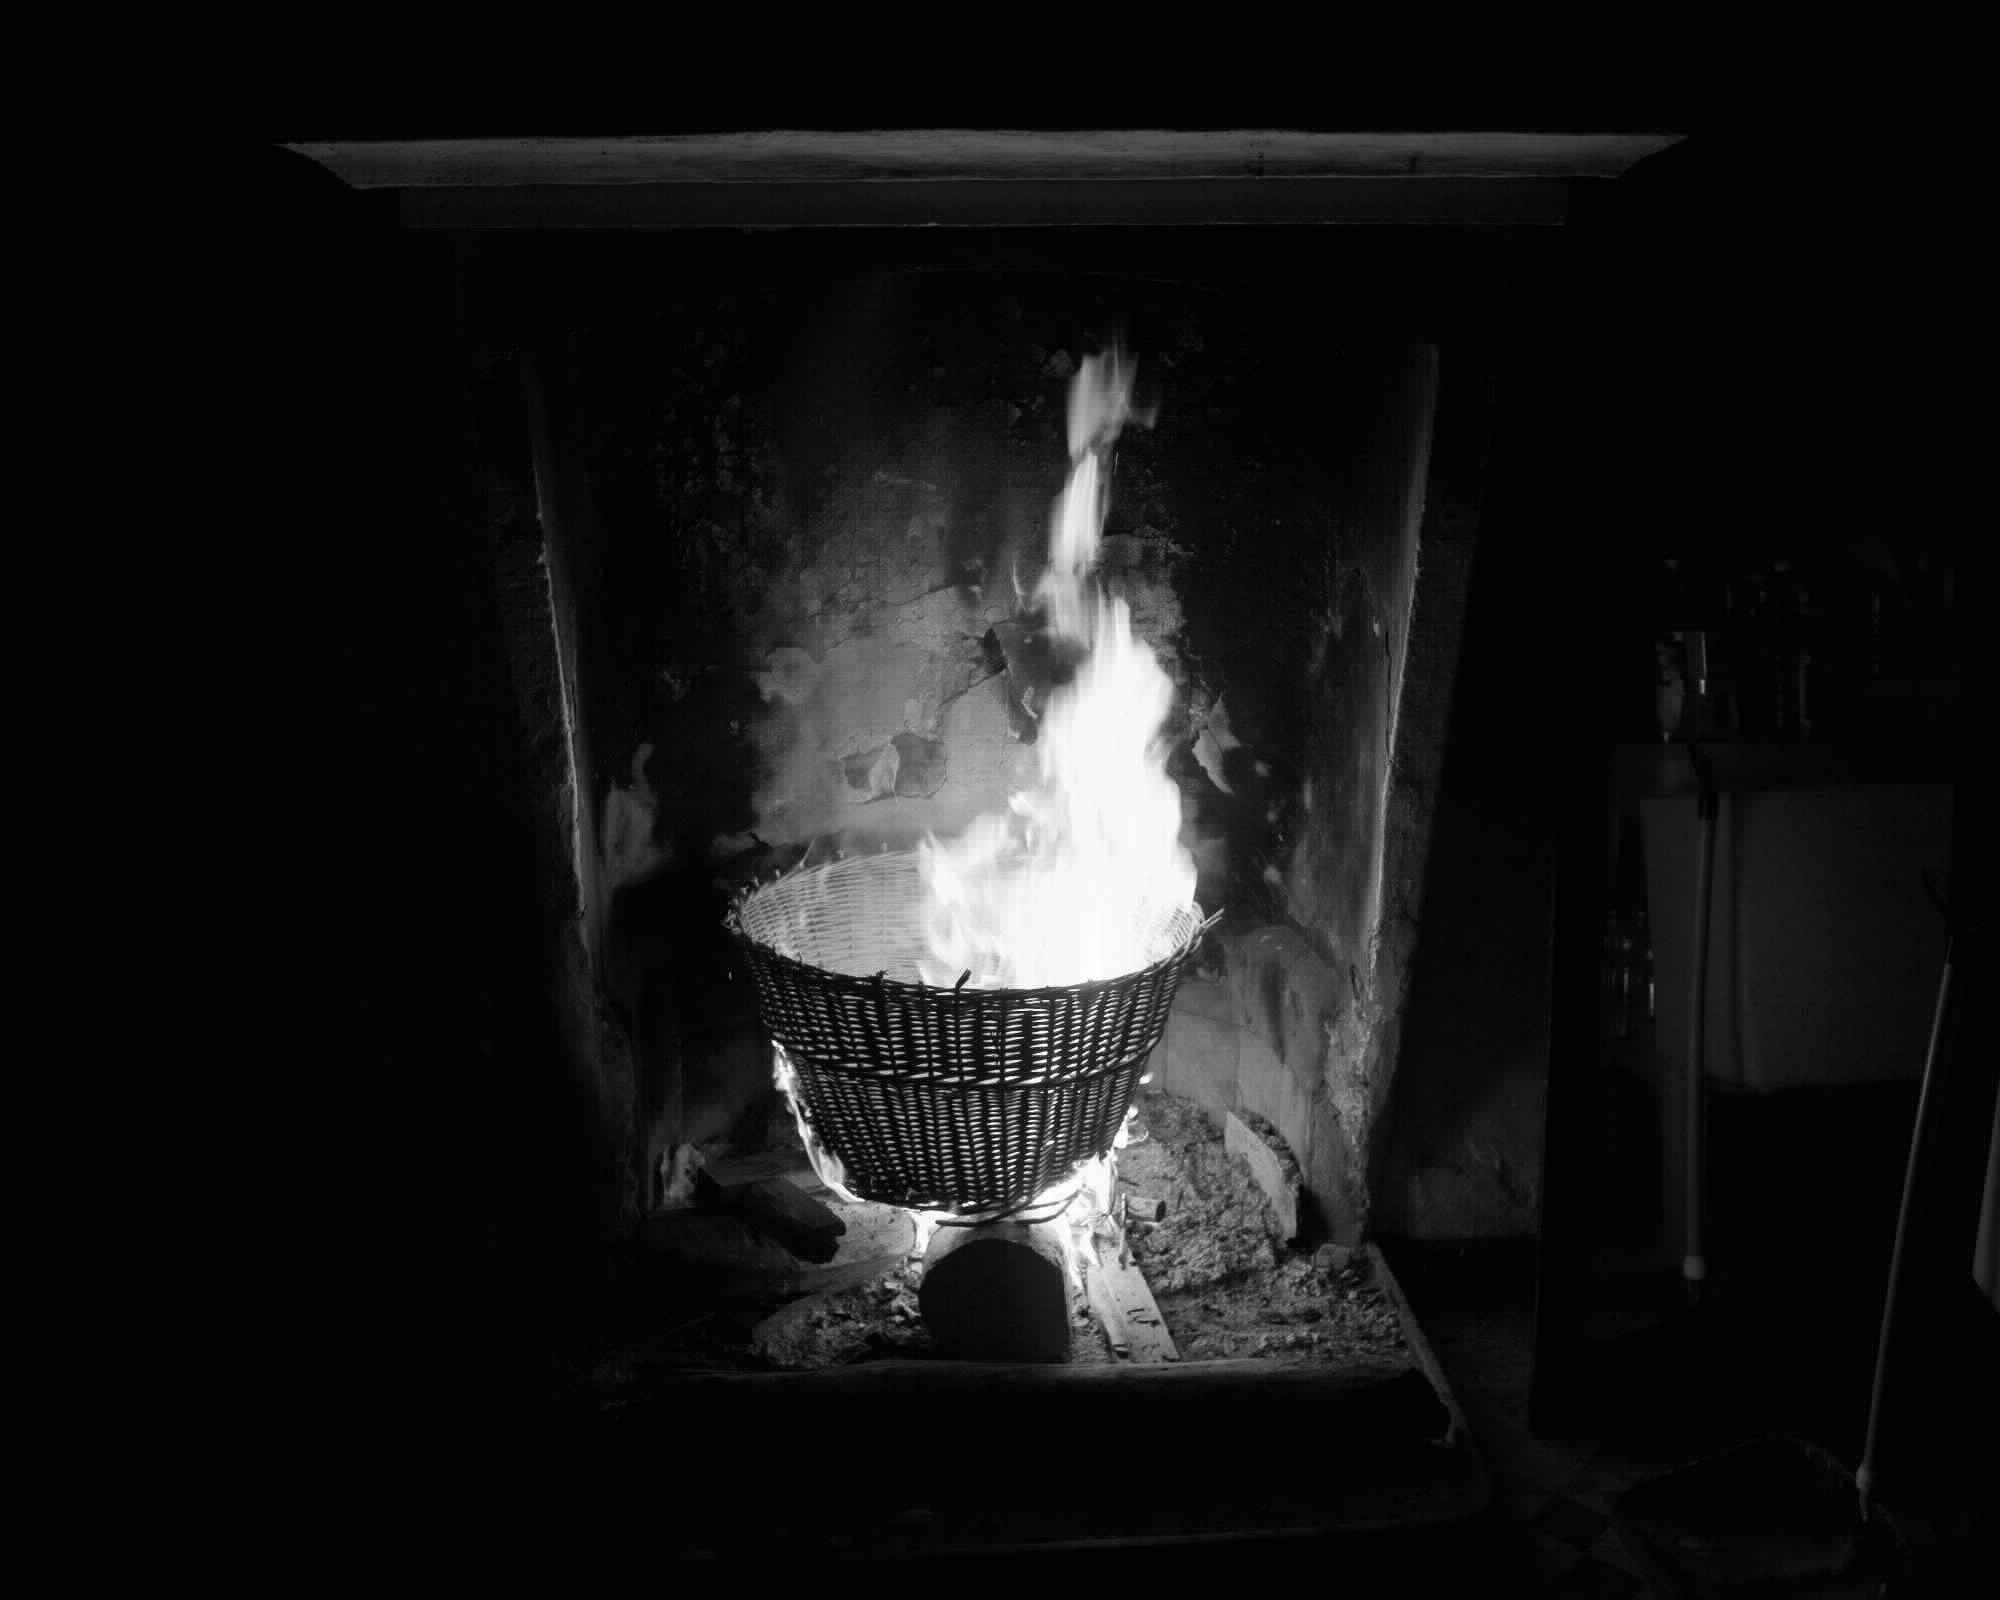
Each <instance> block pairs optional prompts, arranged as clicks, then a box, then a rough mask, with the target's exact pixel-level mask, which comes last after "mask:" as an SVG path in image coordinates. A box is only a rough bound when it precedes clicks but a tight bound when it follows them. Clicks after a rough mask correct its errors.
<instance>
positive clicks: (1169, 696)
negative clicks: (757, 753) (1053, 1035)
mask: <svg viewBox="0 0 2000 1600" xmlns="http://www.w3.org/2000/svg"><path fill="white" fill-rule="evenodd" d="M1132 376H1133V370H1132V366H1131V364H1130V363H1129V362H1128V361H1127V360H1126V359H1125V357H1124V356H1123V355H1122V353H1120V352H1119V351H1117V350H1116V349H1114V350H1112V351H1111V352H1110V353H1109V354H1107V355H1105V356H1102V357H1097V356H1093V357H1091V358H1089V359H1087V360H1086V361H1084V363H1083V365H1082V367H1081V368H1080V369H1079V371H1078V373H1077V376H1076V379H1075V381H1074V383H1073V385H1072V386H1071V390H1070V398H1069V455H1070V472H1069V477H1068V480H1067V482H1066V483H1065V485H1064V488H1063V492H1062V494H1061V496H1060V497H1059V498H1058V500H1057V502H1056V508H1055V515H1054V519H1053V523H1052V526H1051V529H1050V541H1049V550H1050V553H1049V566H1048V570H1047V571H1046V572H1045V573H1044V574H1043V575H1042V578H1041V581H1040V582H1039V584H1038V585H1037V587H1036V590H1035V597H1036V600H1037V601H1038V602H1039V603H1040V605H1041V606H1042V608H1043V610H1044V613H1045V615H1046V619H1047V628H1048V631H1049V633H1050V635H1051V637H1052V639H1053V641H1054V642H1055V643H1056V644H1057V645H1058V647H1059V648H1060V649H1061V650H1062V651H1064V652H1066V653H1067V654H1069V655H1070V656H1073V657H1075V658H1076V660H1077V666H1076V670H1075V673H1074V675H1073V676H1072V678H1071V679H1070V681H1069V682H1068V683H1066V684H1064V685H1063V686H1061V687H1060V688H1059V689H1057V690H1056V692H1055V693H1054V694H1053V695H1051V697H1050V698H1049V701H1048V703H1047V705H1046V706H1045V707H1044V708H1043V709H1042V711H1041V726H1040V730H1039V737H1038V739H1037V742H1036V753H1037V763H1036V765H1037V771H1036V782H1035V783H1034V785H1033V786H1032V787H1030V788H1028V789H1024V790H1021V791H1018V792H1016V793H1015V794H1014V795H1012V796H1011V797H1010V798H1009V801H1008V805H1007V809H1006V810H1005V811H1002V812H998V813H994V814H991V815H988V816H985V817H981V818H979V819H978V820H977V821H975V822H974V823H973V824H972V825H971V826H970V827H969V828H967V829H966V831H965V832H964V833H963V834H962V835H960V836H959V837H958V838H957V839H955V840H951V841H949V842H942V843H941V842H940V841H938V840H937V839H935V838H927V839H926V840H925V841H924V843H923V845H922V847H921V849H920V851H919V865H920V877H921V882H922V888H923V894H924V906H923V929H924V935H925V942H926V947H927V951H928V955H927V957H926V958H924V959H922V960H921V961H920V962H919V969H920V975H921V977H922V979H923V981H924V982H926V983H929V984H936V985H940V986H944V987H951V986H954V985H957V984H959V983H961V982H964V983H969V984H972V985H974V986H976V987H980V988H1014V989H1029V988H1040V987H1045V986H1057V985H1061V986H1067V985H1072V984H1080V983H1088V982H1091V981H1094V980H1101V979H1110V978H1118V977H1123V976H1125V975H1127V974H1129V973H1134V972H1137V971H1139V970H1141V969H1142V968H1144V967H1147V966H1150V965H1151V964H1152V963H1154V962H1155V961H1158V960H1161V959H1162V958H1164V957H1165V956H1167V955H1169V954H1171V953H1172V951H1173V948H1174V945H1175V933H1174V926H1175V913H1176V912H1178V911H1183V910H1185V909H1187V908H1189V907H1191V906H1192V905H1193V903H1194V888H1195V867H1194V860H1193V858H1192V856H1191V855H1190V854H1189V853H1188V851H1187V850H1186V849H1185V848H1184V847H1183V846H1182V844H1181V808H1180V791H1179V789H1178V788H1177V787H1176V785H1175V784H1174V781H1173V780H1172V779H1171V778H1170V777H1169V776H1168V775H1167V770H1166V755H1167V746H1166V743H1165V741H1164V739H1163V738H1162V728H1163V726H1164V724H1165V723H1166V720H1167V717H1168V714H1169V713H1170V712H1171V710H1172V709H1173V699H1174V688H1173V682H1172V680H1171V679H1170V678H1169V677H1168V676H1167V674H1166V672H1165V671H1164V670H1163V669H1162V668H1161V666H1160V664H1159V662H1158V660H1157V659H1156V658H1155V657H1154V655H1153V652H1152V650H1151V649H1150V648H1149V647H1148V646H1147V645H1146V643H1145V642H1144V641H1143V640H1141V639H1139V638H1138V637H1137V636H1136V635H1135V634H1134V633H1133V631H1132V616H1131V611H1130V608H1129V607H1128V606H1127V605H1126V603H1125V601H1124V600H1123V599H1122V598H1119V597H1116V596H1112V595H1107V594H1105V593H1104V592H1102V591H1101V590H1100V589H1099V588H1098V587H1097V585H1096V584H1095V583H1094V582H1093V580H1092V571H1093V569H1094V567H1095V566H1096V563H1097V554H1098V546H1099V543H1100V540H1101V538H1102V535H1103V530H1104V516H1105V512H1106V509H1107V507H1108V502H1109V494H1110V456H1111V449H1112V446H1113V444H1114V443H1115V442H1116V440H1117V438H1118V435H1119V433H1120V432H1121V430H1122V429H1123V428H1124V427H1125V425H1126V424H1127V423H1128V422H1130V421H1133V420H1143V419H1139V418H1138V417H1137V414H1136V413H1135V412H1134V410H1133V407H1132ZM773 1075H774V1077H775V1079H776V1082H777V1085H778V1087H779V1088H780V1089H781V1090H783V1091H784V1094H785V1097H786V1099H787V1101H788V1102H789V1103H790V1104H791V1107H792V1110H793V1114H794V1116H795V1117H796V1119H797V1122H798V1129H799V1135H800V1138H801V1140H802V1141H803V1142H804V1145H805V1148H806V1152H807V1154H808V1156H809V1157H810V1159H811V1161H812V1165H813V1169H814V1171H815V1172H816V1173H817V1174H818V1175H819V1177H820V1179H821V1181H822V1182H824V1183H825V1184H826V1185H827V1187H828V1188H829V1189H831V1190H832V1191H833V1192H834V1194H836V1195H837V1196H839V1197H840V1198H841V1199H843V1200H847V1201H852V1200H853V1196H852V1194H851V1193H850V1192H849V1191H848V1189H847V1187H846V1173H845V1171H844V1170H843V1168H842V1166H841V1163H840V1161H839V1159H838V1158H837V1157H836V1156H835V1155H834V1154H833V1153H832V1152H831V1151H830V1150H828V1149H826V1147H825V1146H824V1145H823V1144H822V1142H821V1141H820V1140H819V1139H818V1138H817V1136H816V1135H815V1133H814V1131H813V1128H812V1126H811V1123H810V1122H809V1121H808V1119H807V1118H806V1116H805V1114H804V1111H803V1108H802V1105H801V1097H800V1095H799V1093H798V1078H797V1074H796V1072H795V1070H794V1068H793V1065H792V1062H791V1060H790V1059H789V1058H788V1057H787V1056H786V1054H785V1052H784V1050H783V1049H782V1048H779V1049H778V1050H777V1052H776V1056H775V1059H774V1064H773ZM1142 1081H1143V1080H1142ZM1130 1116H1131V1113H1128V1115H1127V1121H1126V1123H1123V1124H1121V1125H1120V1127H1119V1129H1118V1132H1117V1134H1116V1136H1115V1137H1114V1139H1113V1141H1112V1144H1111V1148H1110V1149H1109V1150H1108V1151H1106V1152H1105V1154H1104V1155H1102V1156H1100V1157H1097V1158H1096V1159H1094V1160H1090V1161H1086V1162H1083V1163H1082V1164H1081V1165H1079V1166H1078V1167H1077V1168H1076V1169H1075V1170H1074V1171H1072V1172H1071V1173H1070V1174H1069V1175H1067V1176H1066V1177H1065V1178H1063V1179H1062V1180H1061V1181H1060V1182H1058V1183H1056V1184H1054V1185H1052V1186H1050V1188H1049V1189H1048V1190H1046V1191H1045V1192H1044V1193H1042V1194H1040V1195H1038V1196H1037V1197H1036V1198H1035V1200H1034V1201H1033V1202H1032V1203H1031V1204H1029V1205H1027V1206H1024V1207H1021V1208H1019V1210H1018V1211H1016V1212H1014V1213H1012V1214H1013V1215H1016V1216H1018V1217H1020V1218H1022V1219H1023V1220H1036V1219H1043V1218H1049V1217H1057V1216H1059V1217H1060V1218H1061V1219H1062V1224H1063V1225H1062V1226H1061V1227H1060V1228H1059V1229H1058V1232H1059V1234H1060V1236H1061V1238H1062V1239H1063V1248H1064V1251H1065V1255H1066V1258H1067V1260H1068V1264H1069V1272H1070V1279H1071V1284H1072V1286H1073V1287H1074V1288H1075V1289H1077V1290H1078V1291H1079V1292H1081V1291H1082V1288H1083V1277H1084V1271H1085V1266H1084V1263H1085V1261H1086V1259H1087V1258H1088V1257H1089V1254H1090V1252H1091V1251H1092V1250H1093V1248H1094V1246H1093V1244H1092V1239H1091V1235H1092V1231H1093V1230H1094V1229H1095V1228H1096V1227H1097V1226H1098V1225H1099V1224H1100V1222H1101V1220H1102V1219H1104V1218H1106V1217H1108V1216H1110V1215H1111V1210H1112V1189H1113V1183H1114V1181H1115V1170H1116V1160H1117V1153H1118V1151H1119V1150H1120V1149H1121V1148H1123V1146H1124V1145H1125V1143H1126V1141H1127V1138H1128V1133H1129V1122H1130ZM913 1215H914V1217H915V1219H916V1236H915V1243H914V1251H913V1253H914V1254H915V1255H916V1256H917V1257H921V1256H922V1255H923V1252H924V1249H925V1247H926V1246H927V1245H928V1244H929V1242H930V1240H931V1237H932V1236H933V1234H934V1233H935V1231H936V1230H937V1229H938V1228H939V1227H940V1226H943V1225H945V1224H946V1223H948V1222H964V1221H968V1220H972V1219H967V1218H963V1217H953V1216H951V1215H950V1214H949V1213H946V1212H937V1211H915V1212H913Z"/></svg>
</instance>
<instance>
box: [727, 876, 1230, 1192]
mask: <svg viewBox="0 0 2000 1600" xmlns="http://www.w3.org/2000/svg"><path fill="white" fill-rule="evenodd" d="M922 907H923V885H922V882H921V880H920V878H919V876H918V861H917V857H916V855H915V854H914V853H911V852H907V851H905V852H899V853H894V854H883V855H878V856H854V857H850V858H848V859H845V860H840V861H834V862H830V863H828V864H827V865H825V866H821V867H813V868H809V869H807V870H805V871H801V872H795V873H792V874H791V875H790V876H788V877H785V878H781V879H780V880H778V881H777V882H776V883H772V884H769V885H766V886H765V887H764V888H761V889H758V890H756V891H755V892H754V893H752V894H750V895H748V896H747V897H745V898H744V899H743V900H741V901H739V902H738V903H737V905H736V906H735V907H734V908H733V909H732V910H731V912H730V915H729V923H728V926H729V930H730V932H731V933H732V934H734V935H735V937H736V939H737V941H738V943H739V944H740V945H741V946H742V948H743V951H744V954H745V956H746V958H747V959H748V961H749V963H750V970H751V972H752V974H753V975H754V977H755V979H756V984H757V1001H758V1006H759V1009H760V1011H761V1014H762V1017H763V1022H764V1027H765V1029H766V1030H767V1031H768V1032H769V1033H770V1034H771V1036H772V1038H774V1039H775V1040H776V1041H777V1042H778V1044H779V1045H781V1046H782V1047H783V1048H784V1050H785V1053H786V1054H787V1056H789V1057H790V1059H791V1063H792V1066H793V1069H794V1071H795V1072H796V1074H797V1097H798V1101H799V1109H800V1111H801V1113H802V1115H803V1116H804V1117H805V1119H806V1121H807V1122H808V1123H809V1124H810V1126H811V1128H812V1130H813V1133H814V1135H815V1137H817V1138H818V1139H819V1141H820V1142H821V1143H822V1144H824V1145H825V1146H826V1148H827V1150H828V1151H830V1152H831V1153H832V1154H833V1155H834V1156H836V1157H837V1158H838V1159H839V1160H840V1162H841V1164H842V1166H843V1167H844V1168H845V1169H846V1176H845V1183H846V1187H847V1188H848V1189H850V1190H851V1191H852V1192H853V1193H854V1194H856V1195H858V1196H860V1197H862V1198H864V1199H869V1200H877V1201H882V1202H885V1203H887V1204H890V1205H900V1206H909V1207H912V1208H915V1209H921V1210H934V1211H948V1212H951V1213H954V1214H956V1215H959V1216H984V1215H994V1214H1001V1213H1005V1212H1009V1211H1013V1210H1016V1209H1018V1208H1020V1207H1022V1206H1025V1205H1027V1204H1029V1203H1030V1202H1032V1201H1033V1200H1035V1198H1036V1197H1037V1196H1039V1195H1041V1194H1043V1193H1044V1192H1045V1191H1047V1190H1048V1189H1049V1188H1050V1186H1051V1185H1054V1184H1057V1183H1060V1182H1061V1181H1062V1180H1063V1179H1064V1178H1066V1177H1067V1176H1068V1175H1069V1173H1070V1172H1071V1170H1072V1169H1073V1168H1074V1167H1075V1166H1076V1165H1077V1163H1079V1162H1081V1161H1085V1160H1089V1159H1091V1158H1093V1157H1097V1156H1101V1155H1103V1154H1104V1153H1105V1152H1106V1151H1107V1150H1109V1149H1110V1148H1111V1143H1112V1140H1113V1138H1114V1137H1115V1136H1116V1134H1117V1132H1118V1129H1119V1126H1120V1125H1121V1124H1122V1123H1123V1121H1124V1118H1125V1113H1126V1110H1127V1108H1128V1107H1129V1106H1130V1104H1131V1101H1132V1093H1133V1090H1134V1089H1135V1088H1136V1087H1137V1085H1138V1081H1139V1076H1140V1074H1141V1072H1142V1071H1143V1070H1144V1068H1145V1064H1146V1058H1147V1056H1148V1055H1150V1054H1151V1053H1152V1050H1153V1046H1154V1045H1156V1044H1157V1043H1159V1040H1160V1035H1161V1034H1162V1033H1163V1032H1164V1031H1165V1029H1166V1025H1167V1012H1168V1009H1169V1008H1170V1007H1171V1006H1172V1004H1173V999H1174V990H1175V988H1176V986H1177V985H1178V984H1179V982H1180V975H1181V969H1182V968H1183V967H1184V966H1185V965H1186V963H1187V961H1188V958H1189V957H1190V956H1191V955H1193V953H1194V951H1195V948H1196V947H1197V945H1198V944H1199V943H1200V939H1201V934H1202V931H1203V928H1204V926H1205V924H1204V923H1203V922H1202V919H1201V912H1200V908H1199V907H1187V908H1184V909H1181V910H1177V911H1175V912H1174V913H1173V914H1172V916H1171V918H1170V919H1169V920H1168V921H1167V923H1166V924H1165V925H1164V926H1162V927H1161V928H1159V929H1157V930H1151V929H1149V930H1147V933H1148V934H1149V935H1150V936H1151V940H1150V945H1149V947H1150V948H1152V949H1157V950H1159V951H1160V952H1161V954H1160V956H1159V957H1158V959H1156V960H1155V961H1153V963H1152V964H1151V965H1150V966H1147V967H1145V968H1144V969H1143V970H1141V971H1138V972H1132V973H1128V974H1126V975H1125V976H1123V977H1118V978H1111V979H1108V980H1105V981H1102V982H1094V983H1082V984H1076V985H1073V986H1069V987H1064V988H1049V989H974V988H965V987H961V988H957V989H944V988H938V987H936V986H934V985H930V984H925V983H923V982H921V981H920V980H919V977H918V961H919V959H920V958H921V957H922V956H923V954H924V939H923V929H922V925H921V912H922Z"/></svg>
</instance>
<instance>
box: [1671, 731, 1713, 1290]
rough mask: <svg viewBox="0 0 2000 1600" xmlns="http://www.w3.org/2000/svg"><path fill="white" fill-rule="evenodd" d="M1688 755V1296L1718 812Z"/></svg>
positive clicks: (1700, 766) (1700, 1274)
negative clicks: (1691, 840)
mask: <svg viewBox="0 0 2000 1600" xmlns="http://www.w3.org/2000/svg"><path fill="white" fill-rule="evenodd" d="M1688 757H1689V759H1690V760H1691V761H1692V762H1693V763H1694V769H1695V776H1696V778H1697V779H1698V781H1699V798H1698V800H1697V801H1696V806H1695V809H1696V814H1697V815H1698V817H1699V818H1700V823H1701V857H1700V860H1699V861H1698V862H1697V863H1696V866H1695V884H1694V982H1693V983H1692V984H1691V985H1690V986H1689V987H1690V990H1691V996H1690V1003H1689V1017H1688V1059H1687V1105H1686V1107H1685V1110H1686V1118H1687V1120H1686V1124H1685V1129H1686V1144H1687V1168H1686V1173H1685V1181H1686V1198H1685V1207H1686V1211H1687V1226H1686V1246H1685V1250H1684V1252H1683V1254H1682V1256H1681V1277H1682V1279H1683V1280H1684V1281H1685V1283H1686V1284H1687V1291H1688V1295H1689V1298H1691V1299H1698V1298H1699V1297H1700V1295H1701V1284H1702V1280H1703V1279H1704V1278H1706V1277H1707V1276H1708V1262H1707V1259H1706V1258H1705V1257H1704V1255H1703V1254H1702V1238H1701V1206H1702V1144H1701V1136H1702V1110H1703V1107H1702V1090H1703V1088H1704V1087H1705V1085H1706V1081H1707V1076H1708V1061H1707V1056H1708V951H1709V921H1710V917H1711V914H1712V911H1711V900H1712V898H1713V893H1714V885H1715V827H1716V818H1717V814H1718V813H1719V812H1720V810H1721V797H1720V796H1719V795H1718V794H1717V792H1716V787H1715V775H1714V773H1713V771H1711V769H1710V768H1709V766H1708V764H1707V762H1706V761H1705V760H1703V758H1702V754H1701V750H1700V748H1699V747H1698V746H1697V745H1696V744H1695V743H1694V741H1693V740H1689V741H1688Z"/></svg>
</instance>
